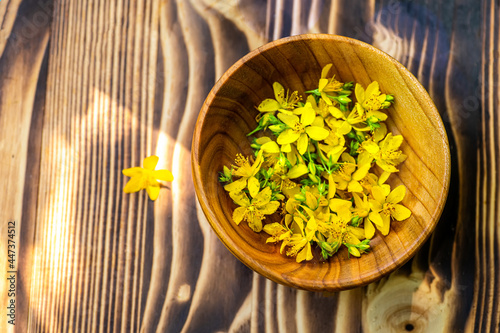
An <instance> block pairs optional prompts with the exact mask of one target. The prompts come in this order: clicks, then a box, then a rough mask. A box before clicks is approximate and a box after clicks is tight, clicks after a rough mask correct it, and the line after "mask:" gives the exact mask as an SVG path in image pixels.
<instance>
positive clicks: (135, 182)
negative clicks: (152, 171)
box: [123, 175, 146, 193]
mask: <svg viewBox="0 0 500 333" xmlns="http://www.w3.org/2000/svg"><path fill="white" fill-rule="evenodd" d="M145 181H146V179H145V178H144V177H142V175H137V176H135V177H132V179H130V180H129V181H128V183H127V184H126V185H125V187H124V188H123V192H125V193H134V192H138V191H140V190H142V189H143V188H145V186H146V184H145Z"/></svg>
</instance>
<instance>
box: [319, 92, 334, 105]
mask: <svg viewBox="0 0 500 333" xmlns="http://www.w3.org/2000/svg"><path fill="white" fill-rule="evenodd" d="M321 98H322V99H323V101H324V102H325V103H326V104H328V105H332V104H333V103H332V100H331V99H330V98H329V97H328V95H327V94H325V93H324V92H321Z"/></svg>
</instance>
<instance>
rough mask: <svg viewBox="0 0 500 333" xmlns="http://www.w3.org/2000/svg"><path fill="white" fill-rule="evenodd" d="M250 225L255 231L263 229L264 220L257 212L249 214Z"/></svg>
mask: <svg viewBox="0 0 500 333" xmlns="http://www.w3.org/2000/svg"><path fill="white" fill-rule="evenodd" d="M247 220H248V226H249V227H250V229H252V230H253V231H255V232H261V231H262V220H261V219H260V218H259V217H258V216H257V215H255V214H251V215H250V214H248V215H247Z"/></svg>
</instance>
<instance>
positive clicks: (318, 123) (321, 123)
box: [311, 116, 325, 128]
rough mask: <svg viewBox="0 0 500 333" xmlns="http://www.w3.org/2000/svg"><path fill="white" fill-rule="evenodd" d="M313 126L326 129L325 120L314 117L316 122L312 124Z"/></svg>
mask: <svg viewBox="0 0 500 333" xmlns="http://www.w3.org/2000/svg"><path fill="white" fill-rule="evenodd" d="M311 126H318V127H321V128H323V127H325V118H323V117H322V116H316V117H314V121H313V122H312V123H311Z"/></svg>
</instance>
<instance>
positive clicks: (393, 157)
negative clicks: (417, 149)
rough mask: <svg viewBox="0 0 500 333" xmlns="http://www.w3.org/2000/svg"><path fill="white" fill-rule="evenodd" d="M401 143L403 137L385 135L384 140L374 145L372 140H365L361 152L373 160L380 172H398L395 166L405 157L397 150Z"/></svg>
mask: <svg viewBox="0 0 500 333" xmlns="http://www.w3.org/2000/svg"><path fill="white" fill-rule="evenodd" d="M402 143H403V136H401V135H394V136H393V135H392V133H389V134H387V136H386V137H385V139H384V140H382V141H380V142H378V143H375V142H373V141H372V140H366V141H365V142H363V143H362V144H361V147H362V148H363V150H365V151H366V152H368V154H370V155H371V156H372V157H373V158H374V159H375V163H377V165H378V166H379V167H381V168H382V170H384V171H387V172H398V169H396V166H397V165H398V164H400V163H401V162H403V161H404V160H405V159H406V155H405V154H403V152H402V151H401V150H399V146H401V144H402Z"/></svg>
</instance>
